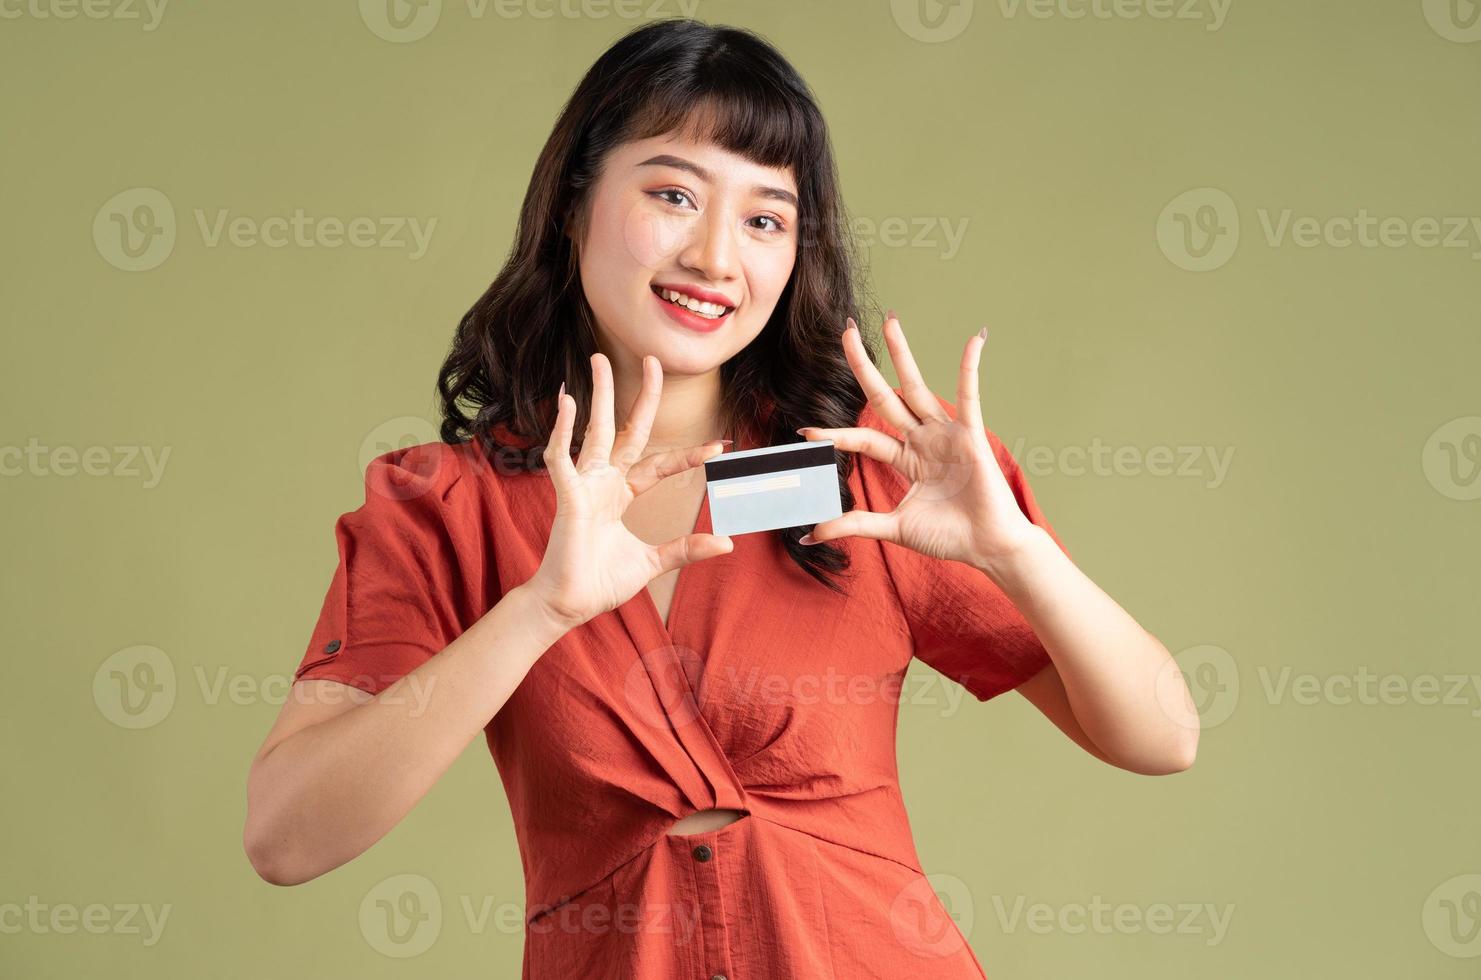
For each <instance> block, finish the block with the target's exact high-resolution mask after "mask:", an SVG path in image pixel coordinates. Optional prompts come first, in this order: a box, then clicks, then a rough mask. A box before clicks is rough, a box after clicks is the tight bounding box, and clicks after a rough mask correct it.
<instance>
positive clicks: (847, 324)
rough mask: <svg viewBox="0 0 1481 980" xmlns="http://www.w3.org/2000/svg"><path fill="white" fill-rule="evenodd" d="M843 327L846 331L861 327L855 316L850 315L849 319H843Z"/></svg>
mask: <svg viewBox="0 0 1481 980" xmlns="http://www.w3.org/2000/svg"><path fill="white" fill-rule="evenodd" d="M843 329H844V332H845V333H847V332H848V331H850V330H857V329H859V325H858V324H857V323H855V322H854V318H853V317H849V318H848V319H846V320H844V321H843Z"/></svg>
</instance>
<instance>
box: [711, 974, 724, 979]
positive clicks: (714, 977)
mask: <svg viewBox="0 0 1481 980" xmlns="http://www.w3.org/2000/svg"><path fill="white" fill-rule="evenodd" d="M710 980H725V974H723V973H717V974H715V975H714V976H712V977H710Z"/></svg>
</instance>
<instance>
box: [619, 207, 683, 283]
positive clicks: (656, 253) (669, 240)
mask: <svg viewBox="0 0 1481 980" xmlns="http://www.w3.org/2000/svg"><path fill="white" fill-rule="evenodd" d="M621 228H622V236H621V238H622V243H621V247H622V248H623V250H624V252H625V253H626V255H627V257H628V258H630V259H632V260H633V261H634V262H636V263H637V264H638V265H640V266H642V267H643V268H645V269H652V270H655V271H656V270H658V269H661V268H665V267H667V266H668V265H669V264H671V263H670V261H669V260H670V259H671V257H672V256H673V255H674V253H675V252H678V251H679V249H680V248H682V247H683V236H684V228H683V224H682V222H679V221H676V220H674V219H673V218H665V217H663V216H662V215H659V214H655V213H654V212H653V211H652V210H651V209H650V208H646V207H644V206H643V205H642V204H641V203H638V204H634V205H633V206H632V207H631V208H629V209H628V210H627V213H626V215H625V216H624V217H623V220H622V222H621Z"/></svg>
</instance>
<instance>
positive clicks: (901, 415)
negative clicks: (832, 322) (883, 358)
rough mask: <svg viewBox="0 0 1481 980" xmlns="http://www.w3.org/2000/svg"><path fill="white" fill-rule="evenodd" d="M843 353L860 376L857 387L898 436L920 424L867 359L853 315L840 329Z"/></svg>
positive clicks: (867, 354) (855, 373)
mask: <svg viewBox="0 0 1481 980" xmlns="http://www.w3.org/2000/svg"><path fill="white" fill-rule="evenodd" d="M843 353H844V356H846V357H847V358H848V363H849V367H851V368H853V370H854V377H855V378H858V379H859V387H860V388H862V389H864V394H865V395H867V396H868V397H869V404H871V405H873V406H874V410H875V411H876V412H878V413H879V417H880V418H882V419H884V420H885V421H886V422H888V423H889V424H890V425H893V426H894V427H895V428H896V429H898V430H899V431H900V434H901V435H904V434H905V433H907V432H909V431H910V430H911V429H913V428H915V427H916V426H918V425H920V420H919V419H917V418H916V417H915V415H914V414H913V413H912V412H911V411H910V409H908V408H906V407H905V403H904V402H902V401H901V400H900V396H899V395H896V394H895V391H894V389H893V388H891V387H890V383H889V382H888V381H886V380H885V378H884V375H882V374H880V373H879V368H877V367H875V366H874V362H873V361H871V360H870V359H869V352H868V351H866V350H865V349H864V338H863V336H861V335H860V333H859V325H858V324H857V323H855V322H854V318H853V317H849V318H848V329H847V330H845V331H844V332H843Z"/></svg>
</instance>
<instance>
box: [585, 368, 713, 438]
mask: <svg viewBox="0 0 1481 980" xmlns="http://www.w3.org/2000/svg"><path fill="white" fill-rule="evenodd" d="M612 387H613V391H612V397H613V403H614V404H613V415H614V418H615V421H616V425H617V428H619V429H620V428H621V427H622V426H623V424H624V423H625V422H626V421H627V415H628V412H629V411H630V410H631V408H632V404H633V401H634V400H635V399H636V398H637V397H638V391H639V389H640V388H641V387H642V363H641V361H638V362H634V363H633V364H632V365H631V370H628V371H621V370H619V369H618V367H617V365H616V363H615V362H614V364H613V378H612ZM720 438H724V433H722V432H720V371H719V369H718V368H716V369H715V370H713V371H709V372H707V373H705V374H687V375H676V374H665V375H664V378H663V393H662V396H661V397H660V398H659V400H658V408H657V409H656V410H655V411H654V413H653V424H652V425H651V426H650V427H649V431H648V446H647V449H646V451H645V453H644V454H645V455H646V454H647V453H652V452H658V451H662V450H665V449H675V448H679V447H687V446H696V445H699V444H700V443H702V442H707V441H709V440H711V439H720Z"/></svg>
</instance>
